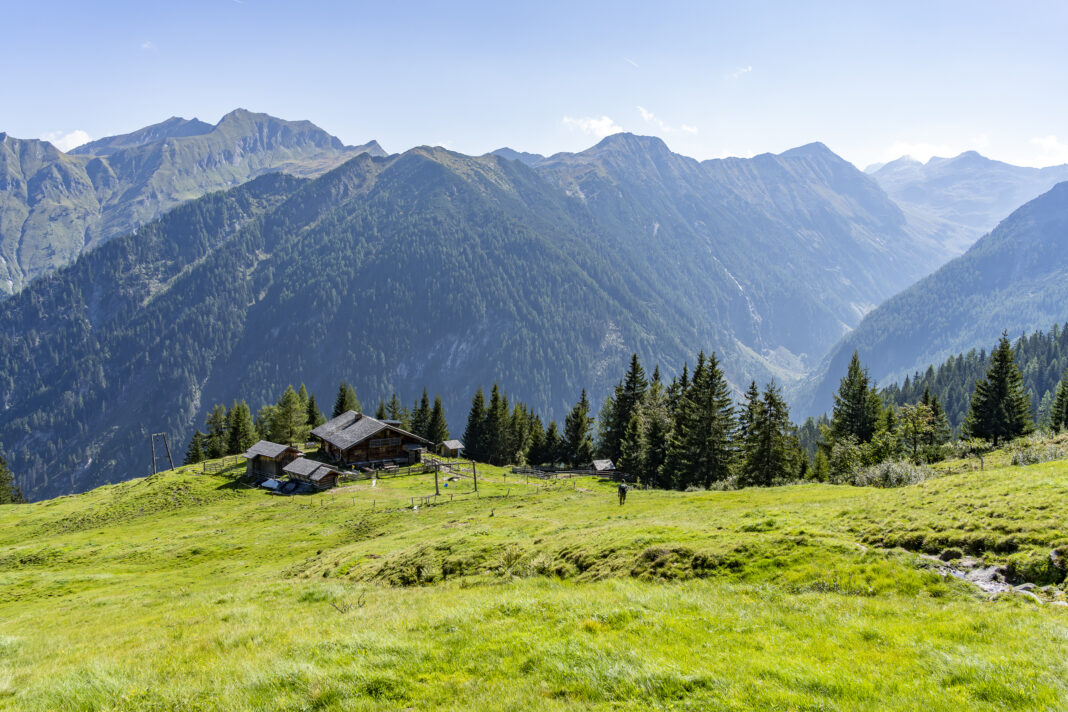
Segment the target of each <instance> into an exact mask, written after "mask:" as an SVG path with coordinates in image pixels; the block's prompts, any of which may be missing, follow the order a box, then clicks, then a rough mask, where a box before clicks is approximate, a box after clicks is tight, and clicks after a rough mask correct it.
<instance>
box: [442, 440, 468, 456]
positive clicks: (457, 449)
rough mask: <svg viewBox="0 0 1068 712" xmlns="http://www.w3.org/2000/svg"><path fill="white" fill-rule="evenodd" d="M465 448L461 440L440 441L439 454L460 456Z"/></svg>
mask: <svg viewBox="0 0 1068 712" xmlns="http://www.w3.org/2000/svg"><path fill="white" fill-rule="evenodd" d="M463 449H464V444H463V443H462V442H460V441H459V440H446V441H445V442H442V443H438V454H439V455H444V456H445V457H460V455H461V453H462V452H463Z"/></svg>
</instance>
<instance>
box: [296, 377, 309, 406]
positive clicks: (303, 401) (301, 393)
mask: <svg viewBox="0 0 1068 712" xmlns="http://www.w3.org/2000/svg"><path fill="white" fill-rule="evenodd" d="M297 401H298V402H299V403H300V409H301V411H303V412H305V413H306V412H307V411H308V388H307V387H306V386H305V385H304V384H303V383H301V384H300V388H298V389H297Z"/></svg>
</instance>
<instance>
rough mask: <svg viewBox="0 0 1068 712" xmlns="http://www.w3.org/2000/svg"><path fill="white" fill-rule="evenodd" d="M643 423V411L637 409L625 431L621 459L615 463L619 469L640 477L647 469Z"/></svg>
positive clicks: (620, 451)
mask: <svg viewBox="0 0 1068 712" xmlns="http://www.w3.org/2000/svg"><path fill="white" fill-rule="evenodd" d="M644 430H645V428H644V427H643V424H642V417H641V412H640V411H638V410H635V411H634V413H633V414H632V415H631V416H630V422H629V423H627V428H626V430H624V431H623V442H622V443H621V444H620V448H619V460H618V461H616V463H615V465H616V467H617V468H618V469H620V470H622V471H623V472H625V473H627V474H628V475H631V476H633V477H640V476H641V474H642V472H644V471H645V437H644V434H645V433H644Z"/></svg>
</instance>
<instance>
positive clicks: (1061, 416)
mask: <svg viewBox="0 0 1068 712" xmlns="http://www.w3.org/2000/svg"><path fill="white" fill-rule="evenodd" d="M1049 424H1050V427H1051V428H1053V432H1055V433H1059V432H1061V431H1062V430H1065V429H1068V371H1066V372H1065V374H1064V377H1063V378H1061V382H1060V383H1058V384H1057V397H1056V398H1055V399H1054V400H1053V407H1052V408H1051V409H1050V414H1049Z"/></svg>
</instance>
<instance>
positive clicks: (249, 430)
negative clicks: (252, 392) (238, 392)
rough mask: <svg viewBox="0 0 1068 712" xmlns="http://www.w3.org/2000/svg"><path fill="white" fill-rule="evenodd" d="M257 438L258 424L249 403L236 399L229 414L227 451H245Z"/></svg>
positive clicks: (229, 452)
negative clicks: (254, 419)
mask: <svg viewBox="0 0 1068 712" xmlns="http://www.w3.org/2000/svg"><path fill="white" fill-rule="evenodd" d="M257 440H259V436H258V434H257V433H256V424H255V423H254V422H252V411H251V410H249V407H248V403H246V402H245V401H234V405H233V407H232V408H230V412H229V414H227V434H226V443H227V448H226V449H227V453H228V454H230V455H237V454H239V453H242V452H245V451H246V450H248V449H249V448H250V447H252V446H253V445H255V444H256V441H257ZM190 445H192V443H190Z"/></svg>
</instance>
